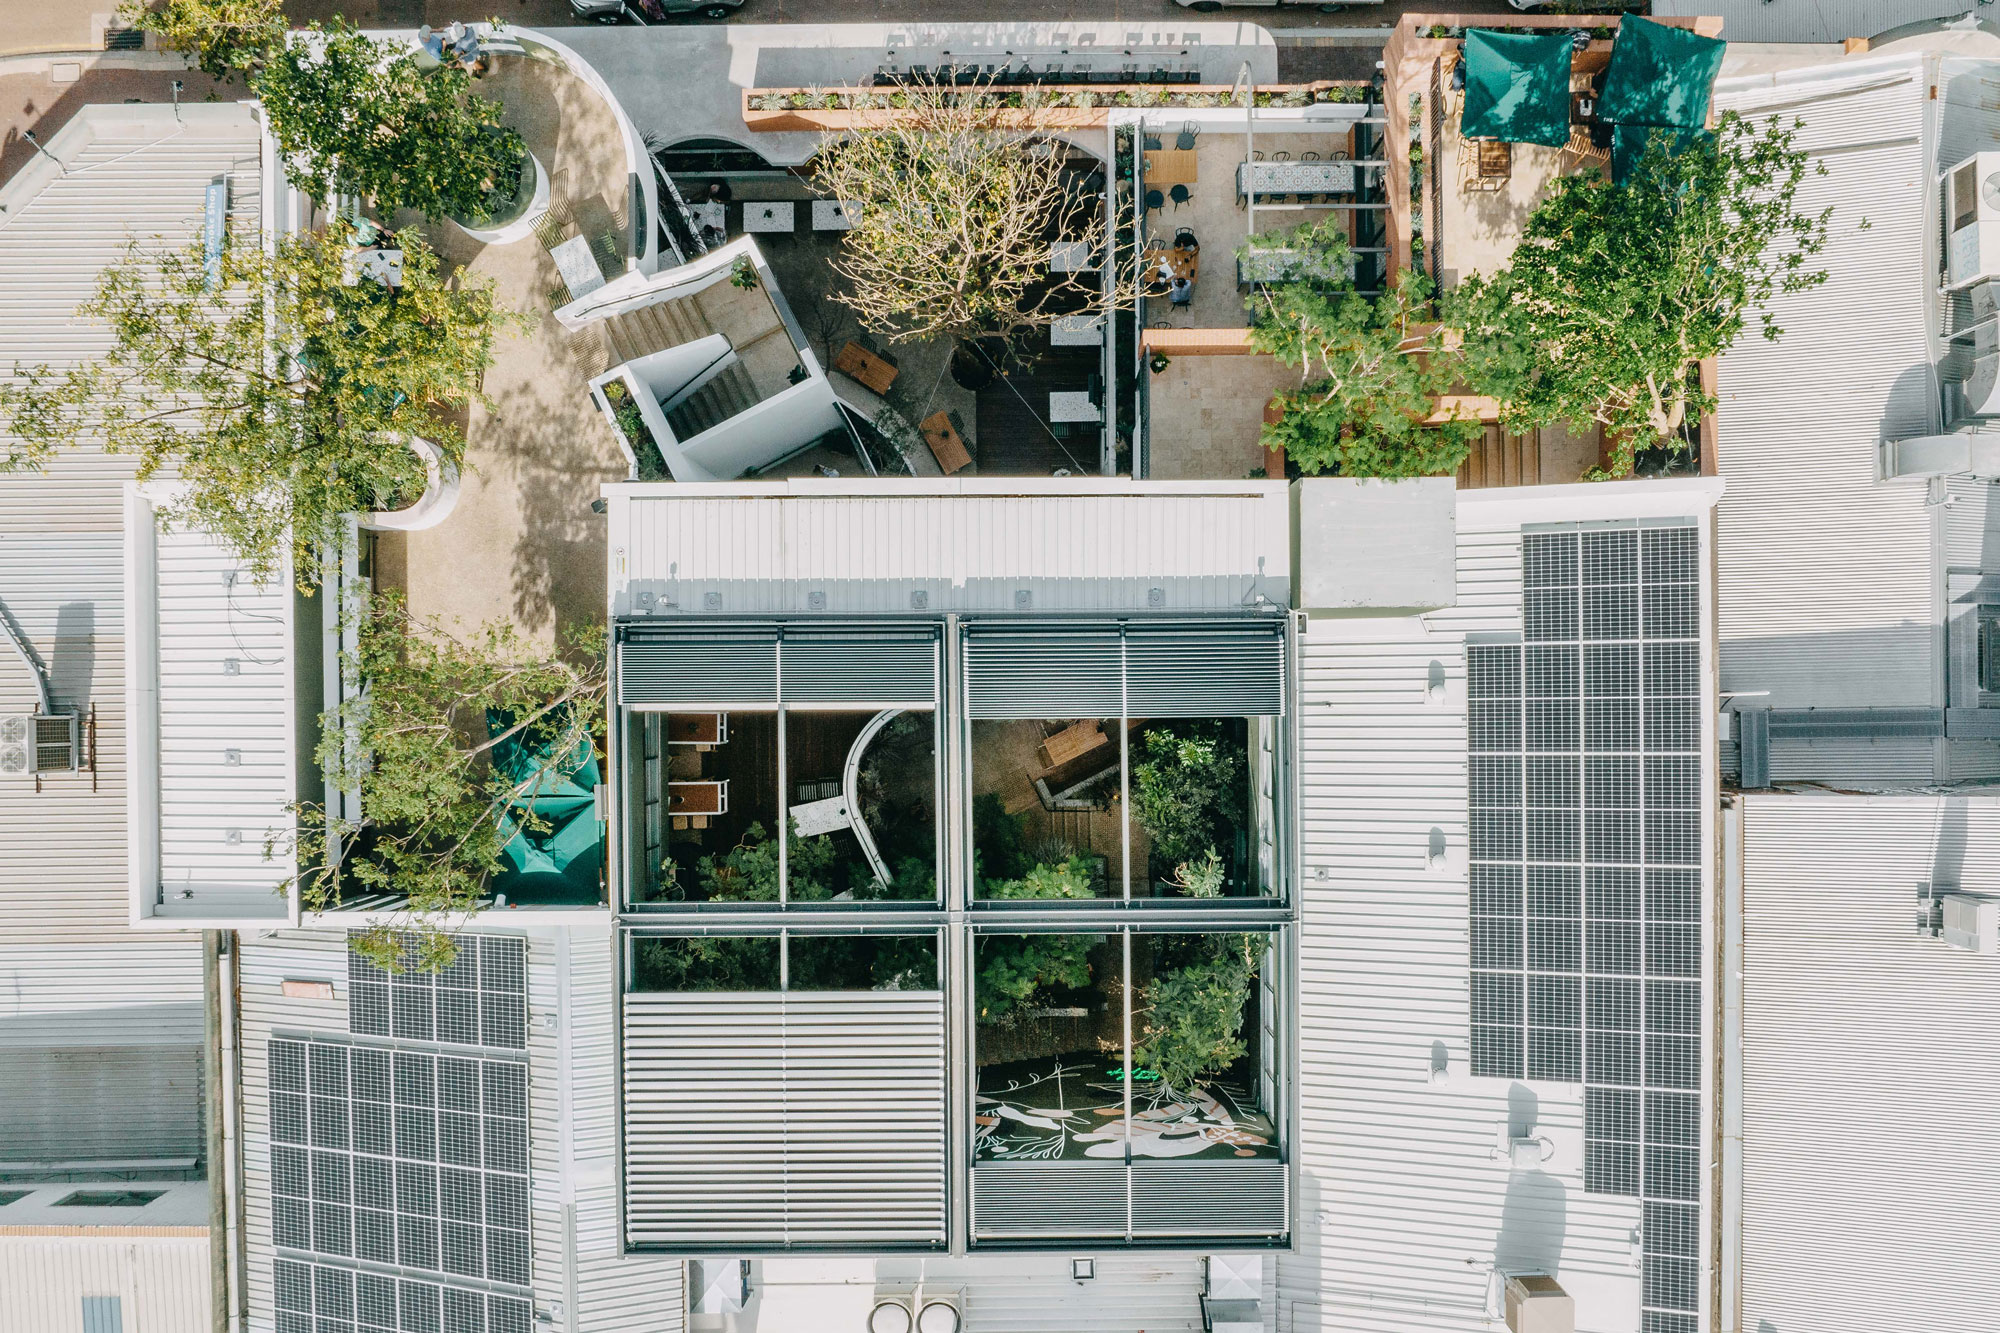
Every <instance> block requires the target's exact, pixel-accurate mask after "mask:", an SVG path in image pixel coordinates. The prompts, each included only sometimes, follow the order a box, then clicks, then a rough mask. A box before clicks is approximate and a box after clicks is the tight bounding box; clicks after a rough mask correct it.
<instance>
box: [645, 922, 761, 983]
mask: <svg viewBox="0 0 2000 1333" xmlns="http://www.w3.org/2000/svg"><path fill="white" fill-rule="evenodd" d="M778 948H779V942H778V940H777V939H776V938H774V937H763V938H738V937H732V936H714V935H688V936H669V937H664V938H658V937H656V938H641V939H638V940H635V941H633V945H632V961H633V969H632V970H633V977H632V987H633V989H634V990H642V991H773V990H776V989H778V979H779V973H778Z"/></svg>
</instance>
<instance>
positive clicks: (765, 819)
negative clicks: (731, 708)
mask: <svg viewBox="0 0 2000 1333" xmlns="http://www.w3.org/2000/svg"><path fill="white" fill-rule="evenodd" d="M626 746H627V754H626V761H625V762H626V769H627V772H628V773H630V774H632V775H633V780H632V784H631V787H630V793H631V794H630V797H629V800H628V804H629V807H630V818H631V820H632V825H633V836H632V839H631V842H632V848H633V851H632V859H633V861H634V862H635V863H636V864H635V865H634V868H633V877H632V882H633V891H632V898H633V901H634V902H641V903H644V902H675V903H678V902H731V903H745V902H773V903H774V902H776V901H777V900H778V845H777V843H776V841H774V835H775V834H776V832H777V829H778V716H777V714H776V713H741V712H739V713H635V714H632V715H630V717H629V719H628V722H627V730H626Z"/></svg>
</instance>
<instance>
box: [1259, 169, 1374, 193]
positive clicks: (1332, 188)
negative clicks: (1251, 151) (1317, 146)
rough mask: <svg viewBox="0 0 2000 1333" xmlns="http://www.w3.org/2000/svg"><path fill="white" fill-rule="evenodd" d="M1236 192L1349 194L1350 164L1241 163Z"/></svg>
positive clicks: (1350, 180)
mask: <svg viewBox="0 0 2000 1333" xmlns="http://www.w3.org/2000/svg"><path fill="white" fill-rule="evenodd" d="M1236 193H1237V194H1238V195H1239V196H1247V195H1251V194H1260V195H1261V194H1352V193H1354V164H1353V163H1352V162H1244V163H1241V164H1239V165H1238V166H1237V168H1236Z"/></svg>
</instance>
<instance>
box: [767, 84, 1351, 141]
mask: <svg viewBox="0 0 2000 1333" xmlns="http://www.w3.org/2000/svg"><path fill="white" fill-rule="evenodd" d="M1037 86H1038V87H1039V88H1040V89H1041V90H1042V91H1044V92H1047V93H1051V94H1069V93H1082V92H1088V93H1091V94H1093V95H1095V96H1096V97H1097V99H1098V104H1097V105H1096V106H1093V107H1068V106H1065V107H1050V106H1042V107H1034V108H1027V107H998V108H995V110H994V113H993V122H994V124H995V125H996V126H997V127H999V128H1001V129H1008V130H1082V129H1101V128H1102V127H1104V126H1105V125H1107V124H1109V123H1110V117H1111V113H1112V112H1113V111H1145V112H1152V113H1158V114H1166V115H1173V114H1185V113H1191V112H1201V111H1228V110H1232V109H1235V108H1234V107H1233V106H1176V105H1173V104H1171V103H1170V102H1168V101H1166V100H1164V99H1166V98H1172V97H1203V96H1206V97H1221V98H1227V97H1229V96H1230V95H1231V94H1233V93H1234V92H1235V91H1236V90H1235V89H1234V88H1233V87H1231V86H1230V85H1228V84H1220V83H1214V84H1175V85H1172V89H1173V91H1172V92H1170V93H1163V92H1161V87H1162V85H1159V84H1152V83H1096V84H1082V83H1045V84H1040V85H1037ZM1367 87H1368V85H1367V84H1366V83H1363V82H1355V81H1344V82H1343V81H1338V80H1331V79H1321V80H1319V81H1317V82H1314V83H1260V84H1258V85H1257V86H1256V88H1255V89H1254V91H1255V93H1256V94H1257V95H1258V96H1271V97H1282V96H1286V95H1288V94H1295V93H1308V94H1311V95H1312V97H1313V100H1312V101H1310V102H1307V103H1304V104H1302V105H1300V106H1296V107H1276V106H1264V107H1260V108H1259V109H1260V110H1280V111H1302V110H1305V109H1306V108H1307V107H1309V106H1314V105H1322V106H1324V105H1342V104H1348V103H1351V104H1353V105H1356V106H1358V105H1360V101H1361V99H1360V98H1358V97H1355V98H1338V99H1335V98H1324V99H1323V98H1321V97H1320V96H1319V94H1321V93H1323V92H1326V91H1327V90H1329V89H1334V88H1354V89H1365V88H1367ZM813 91H815V90H814V89H810V88H746V89H744V90H743V123H744V124H745V125H747V126H748V127H749V128H751V129H753V130H767V131H768V130H814V131H817V130H851V129H866V128H869V127H871V126H887V125H895V124H898V123H900V122H901V120H902V118H903V116H904V114H905V113H904V111H903V110H902V109H901V108H898V107H870V108H867V109H865V110H861V111H856V110H853V109H851V108H848V107H845V106H827V107H822V108H820V109H818V110H809V109H807V108H804V107H783V108H779V109H777V110H771V111H763V110H759V109H758V108H757V105H756V104H757V102H759V101H760V100H762V99H764V98H767V97H786V98H789V97H791V96H793V95H795V94H801V93H808V92H813ZM817 91H818V92H820V93H823V94H826V95H828V96H829V97H831V98H834V99H838V98H840V97H842V96H844V95H846V94H849V93H854V92H860V93H865V94H868V95H869V96H873V97H887V96H890V95H892V94H893V93H894V92H895V89H893V88H884V89H877V88H857V89H845V88H838V89H826V88H821V89H818V90H817ZM1015 91H1017V90H1015V89H1011V88H1003V89H999V90H997V91H996V92H995V94H994V95H995V96H999V97H1005V96H1007V95H1009V94H1010V93H1012V92H1015ZM1139 92H1146V93H1149V94H1158V95H1159V96H1160V97H1161V98H1162V99H1163V100H1161V101H1158V102H1155V103H1153V104H1152V105H1150V106H1144V107H1139V106H1118V105H1116V101H1117V98H1118V97H1119V95H1120V94H1124V95H1128V96H1129V95H1131V94H1134V93H1139Z"/></svg>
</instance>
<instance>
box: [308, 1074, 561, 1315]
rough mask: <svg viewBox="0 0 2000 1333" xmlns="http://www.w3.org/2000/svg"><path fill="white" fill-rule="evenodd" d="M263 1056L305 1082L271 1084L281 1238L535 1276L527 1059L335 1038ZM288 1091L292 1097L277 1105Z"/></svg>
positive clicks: (412, 1262) (483, 1272)
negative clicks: (290, 1087)
mask: <svg viewBox="0 0 2000 1333" xmlns="http://www.w3.org/2000/svg"><path fill="white" fill-rule="evenodd" d="M269 1058H270V1062H271V1067H272V1068H273V1069H274V1070H277V1069H284V1070H287V1071H289V1072H288V1073H287V1074H286V1075H285V1077H286V1078H288V1079H291V1080H292V1081H294V1082H296V1081H297V1075H298V1074H299V1073H300V1072H301V1071H302V1072H303V1073H304V1075H305V1083H306V1085H307V1087H308V1089H309V1093H308V1094H307V1095H299V1094H295V1093H275V1092H274V1093H273V1094H272V1099H273V1100H272V1120H273V1124H272V1144H271V1192H272V1201H273V1219H272V1230H273V1239H274V1241H275V1242H276V1244H277V1245H278V1247H279V1248H280V1249H283V1250H293V1251H302V1252H308V1253H311V1254H314V1255H317V1256H322V1257H338V1258H343V1259H346V1258H354V1259H361V1260H366V1261H368V1262H371V1263H381V1264H396V1265H400V1266H402V1267H405V1268H414V1269H424V1270H427V1271H431V1272H436V1273H444V1274H453V1275H456V1276H460V1277H468V1278H478V1279H482V1280H485V1281H489V1282H497V1283H506V1284H509V1285H512V1286H517V1287H526V1286H528V1284H529V1281H530V1278H531V1263H530V1258H529V1219H528V1175H527V1172H528V1124H527V1117H528V1101H527V1070H526V1067H525V1066H524V1065H522V1064H521V1063H520V1061H519V1060H518V1059H498V1058H493V1057H483V1056H479V1057H475V1056H464V1055H451V1054H444V1053H440V1052H432V1051H409V1050H399V1051H393V1052H391V1051H386V1050H383V1049H381V1048H379V1047H370V1046H364V1045H359V1044H356V1043H353V1042H350V1041H344V1040H340V1039H336V1038H314V1039H312V1040H310V1041H306V1040H296V1039H291V1038H274V1039H272V1041H271V1043H270V1047H269ZM280 1098H290V1099H291V1101H290V1102H289V1103H288V1104H287V1105H285V1106H284V1107H283V1109H281V1108H280V1105H279V1100H280ZM281 1117H282V1118H283V1119H284V1120H285V1126H284V1128H285V1131H286V1132H285V1133H283V1134H281V1133H280V1132H279V1130H280V1125H279V1121H280V1119H281ZM350 1127H354V1132H352V1133H350ZM314 1317H315V1318H319V1317H320V1316H318V1315H317V1314H315V1316H314ZM433 1327H435V1325H433Z"/></svg>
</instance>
